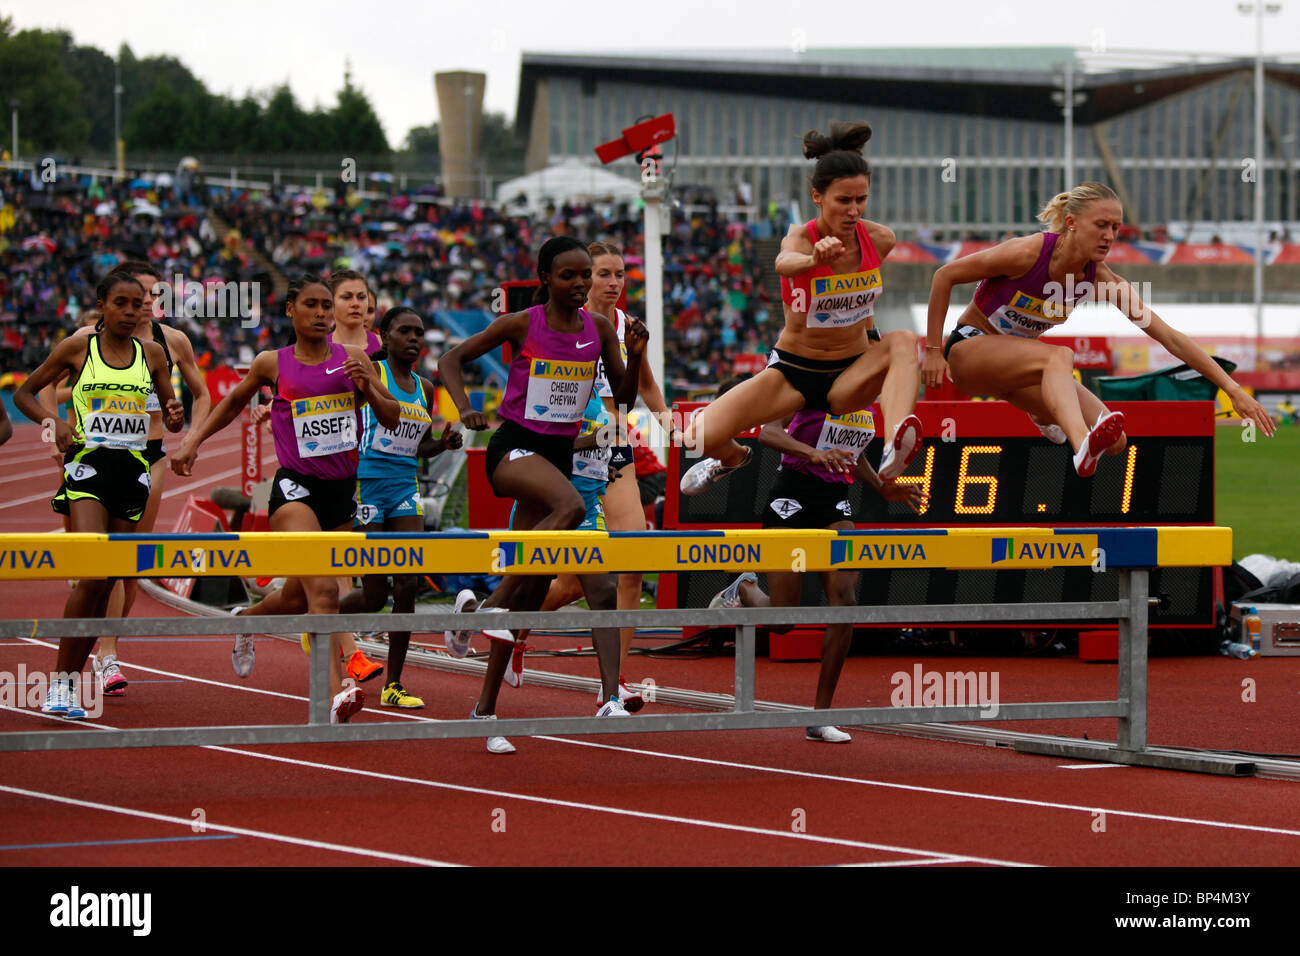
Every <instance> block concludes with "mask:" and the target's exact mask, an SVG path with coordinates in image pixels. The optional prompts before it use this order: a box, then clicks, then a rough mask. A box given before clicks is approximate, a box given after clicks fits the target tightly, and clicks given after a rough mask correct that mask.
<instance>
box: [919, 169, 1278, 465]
mask: <svg viewBox="0 0 1300 956" xmlns="http://www.w3.org/2000/svg"><path fill="white" fill-rule="evenodd" d="M1038 218H1039V219H1040V220H1042V221H1043V222H1045V223H1047V225H1048V229H1049V231H1048V232H1045V233H1040V234H1035V235H1032V236H1021V237H1018V238H1016V239H1008V240H1007V241H1006V242H1002V243H999V244H998V245H997V246H995V247H994V248H992V249H988V250H985V251H984V252H977V253H974V254H973V255H969V256H963V257H962V258H960V259H957V260H955V261H953V262H950V263H948V264H947V265H944V266H940V267H939V269H938V271H936V272H935V274H934V279H933V281H932V282H931V285H930V317H929V327H928V336H927V339H926V344H925V348H926V352H925V363H924V365H923V367H922V373H921V374H922V378H923V380H924V381H925V384H926V385H927V386H928V387H930V388H935V387H937V386H938V385H939V383H940V381H941V380H942V378H943V375H944V372H945V369H946V370H947V373H948V376H949V378H951V379H952V381H953V383H954V384H955V385H956V386H957V387H958V388H960V389H961V390H962V391H963V392H966V393H967V394H969V395H991V396H994V397H996V398H1001V399H1005V400H1006V401H1008V402H1010V403H1011V404H1012V405H1015V406H1016V407H1017V408H1019V409H1022V410H1024V411H1025V412H1028V413H1029V417H1030V418H1031V419H1033V421H1034V423H1035V424H1036V425H1037V426H1038V427H1039V429H1041V430H1042V432H1043V434H1044V436H1046V437H1047V438H1049V439H1050V440H1051V441H1054V442H1056V443H1057V444H1063V443H1064V442H1066V441H1069V443H1070V445H1071V447H1073V448H1074V468H1075V471H1076V472H1078V474H1079V475H1081V476H1083V477H1088V476H1090V475H1092V474H1093V472H1095V471H1096V469H1097V462H1098V460H1099V459H1100V458H1101V456H1102V455H1104V454H1118V453H1119V452H1120V451H1122V450H1123V449H1124V446H1125V443H1126V439H1125V436H1124V415H1123V414H1122V413H1121V412H1111V411H1110V410H1109V409H1107V408H1106V406H1105V405H1103V404H1102V403H1101V400H1100V399H1099V398H1097V396H1095V395H1093V394H1092V392H1090V391H1088V390H1087V389H1086V388H1084V387H1083V386H1082V385H1081V384H1079V383H1078V382H1076V381H1075V379H1074V352H1073V351H1071V350H1070V349H1068V348H1065V347H1063V346H1054V345H1047V344H1045V343H1043V342H1040V341H1038V337H1039V336H1040V335H1042V334H1043V333H1044V332H1046V331H1048V330H1049V329H1051V328H1053V327H1054V326H1057V325H1060V324H1061V323H1063V322H1064V321H1065V320H1066V319H1067V318H1068V317H1069V315H1070V310H1071V309H1073V308H1074V306H1075V305H1076V304H1077V303H1078V302H1080V301H1083V300H1088V299H1091V300H1095V301H1102V302H1110V303H1111V304H1112V305H1114V306H1115V307H1116V308H1118V309H1119V310H1120V311H1122V312H1123V313H1124V314H1125V315H1127V316H1128V317H1129V319H1130V320H1132V321H1133V322H1134V323H1135V324H1136V325H1137V326H1138V328H1140V329H1142V331H1144V332H1146V334H1147V335H1149V336H1151V338H1153V339H1155V340H1156V341H1157V342H1159V343H1160V344H1161V345H1163V346H1164V347H1165V348H1166V349H1168V350H1169V352H1170V353H1171V354H1172V355H1174V356H1176V357H1177V358H1179V359H1181V360H1182V361H1184V362H1186V363H1187V364H1188V365H1190V366H1191V367H1192V368H1193V369H1195V370H1196V371H1198V372H1200V373H1201V374H1202V375H1204V376H1205V377H1206V378H1208V379H1209V380H1210V381H1212V382H1213V383H1214V384H1215V385H1217V386H1219V388H1221V389H1223V390H1224V391H1225V392H1227V394H1228V398H1229V399H1230V400H1231V401H1232V404H1233V407H1234V408H1235V409H1236V410H1237V413H1238V414H1239V415H1241V417H1242V418H1248V419H1251V420H1252V421H1254V422H1255V424H1256V425H1258V426H1259V427H1260V428H1261V429H1262V430H1263V431H1264V434H1266V435H1272V434H1273V430H1274V425H1273V419H1272V418H1271V417H1270V416H1269V414H1268V413H1267V412H1266V411H1264V408H1263V406H1261V405H1260V404H1259V402H1257V401H1255V400H1254V399H1253V398H1251V397H1250V396H1249V395H1247V394H1246V393H1245V392H1244V391H1243V390H1242V388H1241V386H1240V385H1238V384H1237V383H1236V382H1234V381H1233V380H1232V378H1231V377H1230V376H1229V375H1228V374H1227V373H1226V372H1224V371H1223V369H1221V368H1219V366H1218V365H1217V364H1216V363H1215V362H1214V360H1213V359H1211V358H1210V356H1209V355H1207V354H1206V353H1205V351H1204V350H1203V349H1202V348H1201V347H1200V346H1198V345H1197V344H1196V343H1195V342H1193V341H1192V340H1191V339H1190V338H1188V337H1187V336H1186V335H1183V334H1182V333H1181V332H1179V331H1177V330H1176V329H1173V328H1171V327H1170V326H1168V325H1166V324H1165V322H1164V321H1163V320H1161V318H1160V317H1159V316H1158V315H1156V314H1155V313H1154V312H1152V311H1151V308H1150V306H1149V305H1147V304H1145V303H1143V302H1142V301H1141V300H1140V299H1139V298H1138V296H1137V294H1136V290H1135V289H1134V288H1133V287H1132V286H1130V285H1129V284H1128V283H1127V282H1125V281H1124V280H1123V279H1122V278H1120V277H1119V276H1117V275H1116V274H1115V273H1113V272H1112V271H1111V270H1110V267H1109V266H1107V265H1106V261H1105V260H1106V255H1107V254H1108V253H1109V252H1110V247H1111V244H1112V243H1114V242H1115V238H1116V236H1117V235H1118V233H1119V227H1120V224H1121V223H1122V222H1123V220H1124V210H1123V208H1122V207H1121V206H1120V202H1119V198H1118V197H1117V196H1116V195H1115V193H1114V192H1112V191H1111V189H1110V188H1109V187H1107V186H1104V185H1102V184H1101V183H1083V184H1081V185H1079V186H1076V187H1074V189H1072V190H1070V191H1069V192H1068V193H1060V194H1058V195H1057V196H1056V197H1055V198H1054V199H1052V201H1051V202H1049V203H1048V204H1047V205H1046V206H1045V207H1044V208H1043V211H1042V212H1041V213H1039V214H1038ZM977 280H978V281H979V283H980V285H979V287H978V288H977V289H976V290H975V301H974V302H972V303H971V304H970V305H969V306H967V307H966V311H965V312H963V313H962V316H961V318H960V319H959V320H958V321H957V327H956V329H954V330H953V332H952V334H951V335H950V336H949V338H948V342H947V344H946V345H941V344H940V343H941V340H942V335H943V325H944V318H945V317H946V316H947V313H948V302H949V300H950V299H951V297H952V287H953V286H954V285H962V284H963V283H967V282H975V281H977ZM945 359H946V361H945Z"/></svg>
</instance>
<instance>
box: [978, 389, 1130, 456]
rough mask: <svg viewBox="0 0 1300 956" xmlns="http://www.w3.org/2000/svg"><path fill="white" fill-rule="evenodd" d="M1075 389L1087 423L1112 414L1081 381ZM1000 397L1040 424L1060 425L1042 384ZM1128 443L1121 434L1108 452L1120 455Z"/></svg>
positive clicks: (1095, 421)
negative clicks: (1046, 398)
mask: <svg viewBox="0 0 1300 956" xmlns="http://www.w3.org/2000/svg"><path fill="white" fill-rule="evenodd" d="M1074 390H1075V393H1076V394H1077V395H1078V396H1079V409H1080V410H1081V411H1082V412H1083V421H1084V424H1085V425H1090V426H1091V425H1095V424H1097V420H1098V419H1100V418H1102V417H1103V416H1105V415H1109V414H1110V409H1109V408H1107V407H1106V406H1105V404H1103V402H1102V400H1101V399H1100V398H1098V397H1097V396H1096V395H1094V394H1093V393H1092V392H1090V391H1089V390H1088V389H1086V388H1084V387H1083V384H1082V383H1081V382H1075V383H1074ZM998 397H999V398H1002V399H1005V400H1006V401H1008V402H1010V403H1011V404H1012V405H1014V406H1016V408H1019V409H1021V410H1023V411H1025V412H1027V413H1028V414H1029V417H1030V418H1032V419H1033V420H1034V421H1035V423H1037V424H1039V425H1053V424H1056V425H1059V422H1055V421H1054V420H1053V419H1052V413H1051V411H1050V410H1049V409H1048V407H1047V403H1046V402H1044V401H1043V389H1042V386H1040V385H1030V386H1028V387H1026V388H1021V389H1017V390H1016V391H1015V392H1011V393H1007V394H1003V395H1000V396H998ZM1127 444H1128V438H1127V436H1125V435H1123V434H1121V435H1120V437H1119V440H1118V441H1116V443H1115V444H1114V445H1112V446H1111V447H1110V448H1109V449H1108V450H1107V454H1110V455H1118V454H1119V453H1120V452H1122V451H1123V450H1124V447H1125V446H1126V445H1127Z"/></svg>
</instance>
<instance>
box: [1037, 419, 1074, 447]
mask: <svg viewBox="0 0 1300 956" xmlns="http://www.w3.org/2000/svg"><path fill="white" fill-rule="evenodd" d="M1029 420H1030V421H1031V422H1033V423H1034V424H1035V425H1037V426H1038V430H1039V431H1040V432H1042V433H1043V437H1044V438H1046V439H1047V440H1048V441H1050V442H1051V443H1052V444H1053V445H1064V444H1065V443H1066V441H1067V440H1068V439H1067V437H1066V434H1065V429H1064V428H1062V427H1061V426H1060V425H1044V424H1043V423H1042V422H1040V421H1039V420H1038V419H1036V418H1034V416H1033V415H1030V416H1029Z"/></svg>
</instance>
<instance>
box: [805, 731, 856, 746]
mask: <svg viewBox="0 0 1300 956" xmlns="http://www.w3.org/2000/svg"><path fill="white" fill-rule="evenodd" d="M852 739H853V738H852V737H850V736H849V735H848V734H846V733H845V732H844V731H842V730H840V729H839V728H838V727H809V728H808V732H807V733H805V734H804V740H816V741H821V742H822V743H827V744H847V743H848V742H849V741H850V740H852Z"/></svg>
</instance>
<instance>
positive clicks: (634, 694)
mask: <svg viewBox="0 0 1300 956" xmlns="http://www.w3.org/2000/svg"><path fill="white" fill-rule="evenodd" d="M618 699H619V700H621V701H622V702H623V708H624V709H625V710H626V711H627V712H628V713H629V714H635V713H636V712H637V711H638V710H640V709H641V708H642V707H644V706H645V698H643V697H642V696H641V692H640V691H639V690H633V689H632V688H630V687H628V686H627V681H625V680H624V679H623V675H622V674H619V675H618Z"/></svg>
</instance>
